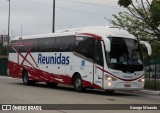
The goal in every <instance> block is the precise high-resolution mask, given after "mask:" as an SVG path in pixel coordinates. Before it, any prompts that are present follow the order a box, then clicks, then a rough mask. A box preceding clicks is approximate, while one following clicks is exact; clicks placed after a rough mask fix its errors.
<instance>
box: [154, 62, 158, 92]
mask: <svg viewBox="0 0 160 113" xmlns="http://www.w3.org/2000/svg"><path fill="white" fill-rule="evenodd" d="M156 70H157V69H156V64H155V76H154V90H155V91H156V90H157V86H156V85H157V82H156V81H157V80H156V78H157V73H156Z"/></svg>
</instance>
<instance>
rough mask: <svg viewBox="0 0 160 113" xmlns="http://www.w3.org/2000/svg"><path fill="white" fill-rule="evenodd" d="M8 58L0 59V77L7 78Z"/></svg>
mask: <svg viewBox="0 0 160 113" xmlns="http://www.w3.org/2000/svg"><path fill="white" fill-rule="evenodd" d="M7 63H8V59H7V58H0V76H7Z"/></svg>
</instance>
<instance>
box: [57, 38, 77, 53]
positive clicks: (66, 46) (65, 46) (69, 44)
mask: <svg viewBox="0 0 160 113" xmlns="http://www.w3.org/2000/svg"><path fill="white" fill-rule="evenodd" d="M74 40H75V37H74V36H63V37H56V38H55V51H57V52H70V51H73V44H74Z"/></svg>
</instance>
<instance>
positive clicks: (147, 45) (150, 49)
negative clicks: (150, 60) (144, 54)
mask: <svg viewBox="0 0 160 113" xmlns="http://www.w3.org/2000/svg"><path fill="white" fill-rule="evenodd" d="M140 44H143V45H145V46H146V48H147V51H148V55H149V56H151V54H152V48H151V45H150V44H149V43H148V42H145V41H140Z"/></svg>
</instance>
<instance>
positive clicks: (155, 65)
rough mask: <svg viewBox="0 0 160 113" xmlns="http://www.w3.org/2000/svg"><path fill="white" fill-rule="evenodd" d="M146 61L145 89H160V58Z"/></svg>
mask: <svg viewBox="0 0 160 113" xmlns="http://www.w3.org/2000/svg"><path fill="white" fill-rule="evenodd" d="M146 61H147V62H145V86H144V87H145V89H151V90H160V58H154V59H147V60H146Z"/></svg>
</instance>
